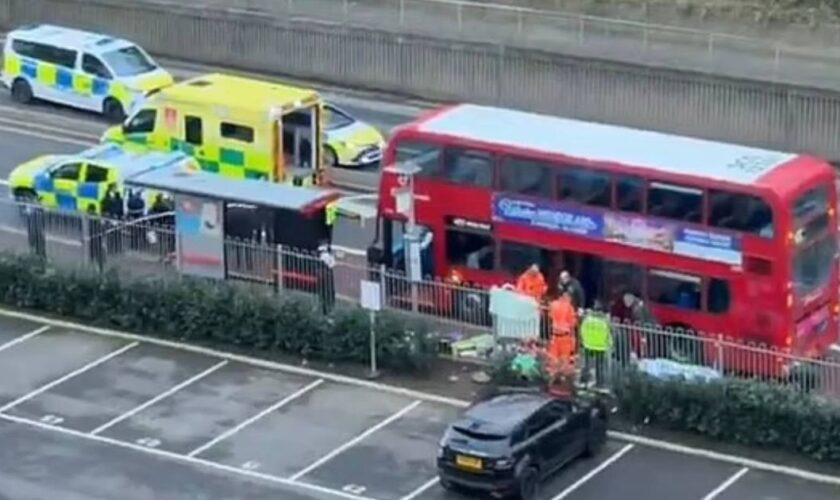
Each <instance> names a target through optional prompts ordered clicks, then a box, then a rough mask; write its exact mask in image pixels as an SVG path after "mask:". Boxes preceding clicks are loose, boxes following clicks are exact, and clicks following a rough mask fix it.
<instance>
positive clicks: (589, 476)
mask: <svg viewBox="0 0 840 500" xmlns="http://www.w3.org/2000/svg"><path fill="white" fill-rule="evenodd" d="M634 446H635V445H633V444H628V445H627V446H625V447H624V448H622V449H620V450H618V451H617V452H615V453H613V455H612V456H611V457H610V458H608V459H606V460H604V461H603V462H601V463H600V464H598V466H597V467H595V468H594V469H592V470H591V471H589V472H588V473H587V474H586V475H585V476H583V477H582V478H580V479H578V480H577V481H575V482H574V483H572V484H571V485H570V486H569V487H568V488H566V489H565V490H563V491H561V492H560V493H558V494H557V496H555V497H554V498H552V499H551V500H562V499H564V498H566V497H568V496H569V495H571V494H572V493H574V492H575V490H577V489H578V488H580V487H581V486H583V485H584V484H585V483H586V482H587V481H589V480H590V479H592V478H593V477H595V476H597V475H598V474H599V473H600V472H601V471H603V470H604V469H606V468H607V467H609V466H610V465H612V464H613V463H614V462H616V461H618V459H619V458H621V457H623V456H624V455H625V454H626V453H627V452H628V451H630V450H632V449H633V447H634Z"/></svg>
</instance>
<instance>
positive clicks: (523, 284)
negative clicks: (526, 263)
mask: <svg viewBox="0 0 840 500" xmlns="http://www.w3.org/2000/svg"><path fill="white" fill-rule="evenodd" d="M516 290H517V291H518V292H519V293H522V294H525V295H527V296H529V297H531V298H533V299H534V300H536V301H537V302H538V303H540V302H542V301H543V299H544V298H545V294H546V292H547V291H548V285H546V283H545V277H544V276H543V274H542V273H541V272H540V266H539V265H538V264H531V266H530V267H529V268H528V269H526V270H525V272H524V273H522V275H521V276H519V279H518V280H516Z"/></svg>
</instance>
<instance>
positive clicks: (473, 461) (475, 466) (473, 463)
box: [455, 455, 482, 470]
mask: <svg viewBox="0 0 840 500" xmlns="http://www.w3.org/2000/svg"><path fill="white" fill-rule="evenodd" d="M455 465H457V466H458V467H463V468H465V469H472V470H481V466H482V463H481V459H479V458H473V457H465V456H464V455H458V456H456V457H455Z"/></svg>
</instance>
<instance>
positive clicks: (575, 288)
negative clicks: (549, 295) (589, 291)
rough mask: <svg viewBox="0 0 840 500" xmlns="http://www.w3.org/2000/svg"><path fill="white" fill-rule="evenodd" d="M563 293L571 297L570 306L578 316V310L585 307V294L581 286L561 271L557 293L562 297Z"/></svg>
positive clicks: (567, 272)
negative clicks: (575, 310)
mask: <svg viewBox="0 0 840 500" xmlns="http://www.w3.org/2000/svg"><path fill="white" fill-rule="evenodd" d="M565 292H568V293H569V295H570V296H571V297H572V305H573V306H574V308H575V309H577V310H578V314H580V310H581V309H583V308H584V307H586V293H585V292H584V290H583V285H581V284H580V281H579V280H578V279H577V278H575V277H573V276H572V275H571V274H570V273H569V271H566V270H563V271H562V272H561V273H560V280H559V282H558V283H557V293H558V294H559V295H562V294H563V293H565Z"/></svg>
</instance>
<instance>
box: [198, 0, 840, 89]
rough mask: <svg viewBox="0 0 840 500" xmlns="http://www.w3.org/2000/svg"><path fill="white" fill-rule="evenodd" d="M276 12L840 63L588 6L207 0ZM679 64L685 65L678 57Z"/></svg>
mask: <svg viewBox="0 0 840 500" xmlns="http://www.w3.org/2000/svg"><path fill="white" fill-rule="evenodd" d="M203 1H204V3H207V4H211V5H218V6H228V7H233V8H237V9H245V10H255V11H260V12H265V13H269V14H272V15H276V16H283V17H284V18H288V17H300V18H307V19H316V20H323V21H329V22H336V23H341V24H347V25H353V26H365V27H372V28H378V29H389V30H397V31H400V32H406V33H415V34H423V35H438V36H442V37H449V38H452V37H456V38H459V39H464V40H470V41H491V42H497V43H505V44H510V45H517V46H524V47H534V48H540V49H546V50H553V49H557V50H561V51H563V50H566V51H568V50H577V49H582V50H584V51H586V53H587V55H602V56H606V57H610V56H616V57H620V59H619V60H631V61H639V62H650V63H662V64H668V65H670V64H672V63H679V62H682V63H683V64H685V63H688V64H689V68H706V69H713V68H717V67H718V66H719V65H724V66H727V67H736V66H737V64H736V63H734V62H732V61H729V59H731V58H732V56H733V55H745V54H746V55H748V56H749V59H750V60H749V61H746V62H747V66H746V67H742V68H740V71H743V72H745V73H744V74H743V75H741V76H753V73H754V71H755V70H754V68H755V67H756V66H760V67H761V68H762V72H763V73H764V75H766V76H770V77H780V76H792V77H795V76H801V75H796V74H795V73H797V72H801V64H802V63H803V60H810V61H812V62H822V63H831V64H836V63H837V62H840V55H838V54H837V53H836V52H835V51H833V50H830V49H828V48H820V47H805V46H796V45H793V44H785V43H779V42H775V41H773V40H769V39H764V38H758V37H750V36H743V35H735V34H729V33H721V32H712V31H706V30H700V29H694V28H688V27H679V26H668V25H661V24H651V23H646V22H640V21H632V20H623V19H614V18H607V17H599V16H592V15H587V14H581V13H572V12H562V11H559V10H544V9H535V8H528V7H519V6H512V5H504V4H499V3H488V2H476V1H466V0H203ZM677 67H682V66H680V65H678V66H677Z"/></svg>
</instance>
